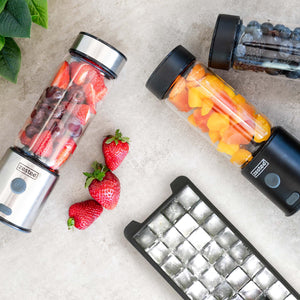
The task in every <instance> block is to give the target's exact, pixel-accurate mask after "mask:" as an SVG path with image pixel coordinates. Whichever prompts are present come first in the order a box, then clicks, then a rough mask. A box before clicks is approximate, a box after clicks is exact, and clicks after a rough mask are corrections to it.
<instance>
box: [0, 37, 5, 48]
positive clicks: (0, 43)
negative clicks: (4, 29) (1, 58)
mask: <svg viewBox="0 0 300 300" xmlns="http://www.w3.org/2000/svg"><path fill="white" fill-rule="evenodd" d="M4 44H5V37H4V36H1V35H0V51H1V50H2V48H3V47H4Z"/></svg>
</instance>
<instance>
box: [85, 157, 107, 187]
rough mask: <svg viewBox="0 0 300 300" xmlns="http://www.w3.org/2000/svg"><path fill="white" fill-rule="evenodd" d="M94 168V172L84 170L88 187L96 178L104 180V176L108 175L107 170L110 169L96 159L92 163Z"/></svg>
mask: <svg viewBox="0 0 300 300" xmlns="http://www.w3.org/2000/svg"><path fill="white" fill-rule="evenodd" d="M92 168H93V169H94V172H93V173H88V172H84V173H83V175H85V176H86V177H87V178H86V181H85V187H86V188H88V187H89V186H90V184H91V183H92V181H93V180H94V179H96V180H99V181H102V180H103V178H104V177H105V175H106V172H107V171H108V170H109V169H108V167H107V166H105V165H102V164H100V163H98V162H97V161H94V162H93V164H92Z"/></svg>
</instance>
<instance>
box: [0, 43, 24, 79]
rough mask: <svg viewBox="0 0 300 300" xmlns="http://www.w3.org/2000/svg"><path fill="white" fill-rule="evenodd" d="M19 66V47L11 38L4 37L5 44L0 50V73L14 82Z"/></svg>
mask: <svg viewBox="0 0 300 300" xmlns="http://www.w3.org/2000/svg"><path fill="white" fill-rule="evenodd" d="M20 66H21V51H20V48H19V47H18V45H17V44H16V42H15V41H14V40H13V39H12V38H6V39H5V45H4V47H3V49H2V50H1V51H0V75H1V76H2V77H4V78H6V79H7V80H9V81H11V82H14V83H16V82H17V77H18V73H19V70H20Z"/></svg>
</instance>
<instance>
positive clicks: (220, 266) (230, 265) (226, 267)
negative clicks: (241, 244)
mask: <svg viewBox="0 0 300 300" xmlns="http://www.w3.org/2000/svg"><path fill="white" fill-rule="evenodd" d="M236 266H237V263H236V262H235V260H233V259H232V257H231V256H229V255H228V254H224V255H223V256H222V257H221V258H220V259H219V260H218V261H217V262H216V263H215V269H216V270H217V271H218V272H219V273H220V274H221V275H223V276H224V277H225V276H227V275H228V274H229V273H231V272H232V270H233V269H234V268H235V267H236Z"/></svg>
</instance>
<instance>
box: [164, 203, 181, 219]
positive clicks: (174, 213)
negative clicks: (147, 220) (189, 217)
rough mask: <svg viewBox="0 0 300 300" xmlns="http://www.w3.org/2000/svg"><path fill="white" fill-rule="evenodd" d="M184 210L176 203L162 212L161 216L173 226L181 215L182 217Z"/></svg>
mask: <svg viewBox="0 0 300 300" xmlns="http://www.w3.org/2000/svg"><path fill="white" fill-rule="evenodd" d="M184 213H185V210H184V208H183V207H182V206H181V205H180V204H178V203H177V202H174V201H173V202H171V204H170V205H169V206H168V207H167V208H166V209H165V210H164V211H163V214H164V215H165V216H166V217H167V218H168V219H169V220H170V221H171V222H172V223H173V224H174V223H175V222H176V221H177V220H178V219H179V218H180V217H181V216H182V215H184Z"/></svg>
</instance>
